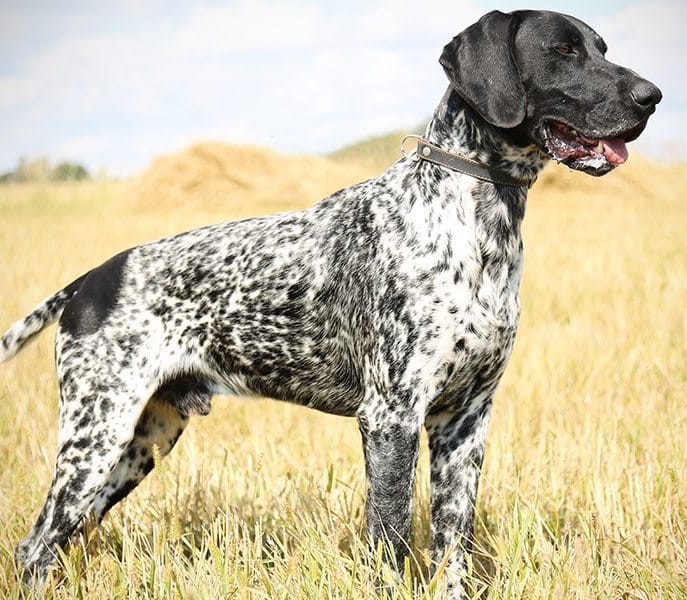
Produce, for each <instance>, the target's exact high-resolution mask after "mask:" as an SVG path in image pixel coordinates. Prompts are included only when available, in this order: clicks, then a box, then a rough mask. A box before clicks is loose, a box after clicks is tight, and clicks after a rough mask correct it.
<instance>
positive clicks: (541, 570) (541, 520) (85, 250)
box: [0, 144, 687, 600]
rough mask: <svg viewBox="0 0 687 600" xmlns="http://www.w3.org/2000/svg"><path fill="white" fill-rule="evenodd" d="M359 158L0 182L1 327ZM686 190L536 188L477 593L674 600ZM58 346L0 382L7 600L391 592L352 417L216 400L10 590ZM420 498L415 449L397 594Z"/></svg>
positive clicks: (423, 494)
mask: <svg viewBox="0 0 687 600" xmlns="http://www.w3.org/2000/svg"><path fill="white" fill-rule="evenodd" d="M372 159H373V160H372ZM372 159H370V157H369V156H368V155H367V154H366V155H365V156H364V157H363V159H361V160H357V159H356V153H355V151H354V149H350V148H349V149H347V151H346V152H345V153H344V154H342V155H339V156H335V157H329V158H323V157H294V156H288V157H284V156H281V155H278V154H276V153H273V152H271V151H267V150H263V149H258V148H241V147H233V146H225V145H221V144H199V145H197V146H194V147H193V148H191V149H189V150H187V151H185V152H183V153H180V154H178V155H173V156H168V157H162V158H160V159H159V160H158V161H156V162H155V163H154V164H153V165H151V167H150V168H149V169H148V170H147V171H146V172H145V173H143V174H142V175H141V176H140V177H139V178H138V179H136V180H134V181H131V182H119V183H117V182H109V183H96V182H85V183H79V184H51V185H47V184H46V185H38V184H36V185H31V184H21V185H20V184H13V185H4V186H0V223H1V224H2V235H0V263H1V264H2V268H1V269H0V329H2V330H4V329H5V328H6V327H7V326H9V325H10V323H11V322H13V321H14V320H15V319H17V318H19V317H21V316H23V315H24V314H25V313H26V312H27V311H28V310H29V309H31V308H32V307H33V306H34V305H35V304H36V303H37V302H38V301H40V300H41V299H42V298H43V297H44V296H46V295H47V294H49V293H51V292H53V291H54V290H56V289H58V288H60V287H62V286H63V285H64V284H66V283H67V282H69V281H71V280H72V279H73V278H75V277H76V276H78V275H79V274H81V273H82V272H84V271H85V270H87V269H88V268H90V267H92V266H93V265H95V264H98V263H99V262H101V261H103V260H104V259H106V258H108V257H109V256H111V255H112V254H113V253H115V252H117V251H119V250H121V249H123V248H126V247H129V246H131V245H135V244H137V243H140V242H142V241H145V240H149V239H153V238H157V237H160V236H162V235H166V234H168V233H172V232H177V231H181V230H185V229H188V228H191V227H194V226H198V225H201V224H206V223H210V222H216V221H220V220H225V219H230V218H234V217H244V216H248V215H251V214H262V213H266V212H271V211H276V210H284V209H288V208H301V207H304V206H307V205H308V204H311V203H312V202H314V201H316V200H317V199H318V198H320V197H322V196H324V195H325V194H327V193H329V192H332V191H334V190H335V189H336V188H338V187H341V186H344V185H347V184H348V183H351V182H353V181H355V180H358V179H361V178H364V177H367V176H369V175H371V174H372V165H373V164H374V165H376V164H379V163H380V161H381V162H382V163H383V162H384V161H385V160H387V161H388V162H390V161H391V160H392V159H391V158H390V157H387V156H386V155H384V156H377V157H372ZM686 189H687V166H685V165H672V166H665V165H659V164H655V163H650V162H646V161H643V160H641V159H638V158H634V157H633V158H631V159H630V161H629V163H628V164H627V165H624V166H623V167H621V168H620V169H618V170H617V172H615V173H612V174H611V175H609V176H607V177H605V178H602V179H600V180H598V179H593V178H589V177H586V176H584V175H580V174H574V173H570V172H568V171H566V170H565V169H562V168H558V167H552V168H550V169H549V170H547V171H546V172H545V173H544V174H543V175H542V177H541V180H540V181H539V182H538V184H537V185H536V186H535V188H534V189H533V191H532V193H531V195H530V199H529V200H528V209H527V216H526V219H525V224H524V237H525V256H526V260H525V274H524V279H523V282H522V290H521V291H522V305H523V314H522V319H521V325H520V331H519V335H518V338H517V341H516V345H515V350H514V353H513V357H512V359H511V362H510V365H509V367H508V369H507V371H506V375H505V377H504V380H503V382H502V384H501V386H500V388H499V390H498V393H497V397H496V401H495V409H494V413H493V419H492V423H491V428H490V433H489V438H488V444H487V452H486V457H485V464H484V471H483V477H482V481H481V484H480V492H479V497H478V506H477V514H478V522H477V527H476V543H477V546H478V553H477V554H476V556H475V560H474V563H473V572H474V577H473V578H472V586H473V590H472V593H473V595H474V596H475V597H482V598H489V599H501V598H534V599H538V598H556V599H558V598H560V599H568V598H579V599H588V598H622V599H627V600H630V599H638V600H641V599H646V600H649V599H655V598H684V597H687V531H686V529H687V468H686V467H687V441H686V439H687V405H686V403H685V400H686V393H685V392H686V390H687V356H686V355H687V351H686V344H685V325H686V315H687V312H686V311H685V305H686V304H687V237H686V235H685V232H686V231H687V210H685V190H686ZM53 338H54V328H51V329H49V330H48V331H47V332H45V333H44V334H43V335H42V336H41V337H40V339H39V340H38V343H36V344H34V345H32V346H30V347H28V348H27V349H26V350H25V351H24V352H22V353H21V354H20V355H19V356H17V357H16V358H15V359H14V360H13V361H11V362H9V363H6V364H3V365H0V522H1V523H2V524H3V525H4V526H3V527H2V528H1V529H0V597H2V598H23V597H41V594H42V593H44V594H45V597H47V598H60V599H63V598H64V599H66V598H84V599H95V598H98V599H100V598H162V599H167V598H169V599H172V598H197V599H206V598H207V599H215V598H237V599H262V598H280V599H281V598H288V599H289V600H295V599H301V598H307V599H319V598H341V599H344V598H346V599H351V600H357V599H363V598H370V597H373V596H374V588H375V584H376V582H377V581H378V578H379V577H382V578H385V577H389V575H388V573H386V572H385V568H384V567H383V565H382V564H381V563H380V561H379V559H378V557H376V556H374V555H372V554H371V553H370V552H369V551H368V550H367V547H366V545H365V541H364V535H363V525H364V524H363V507H364V492H365V483H364V468H363V462H362V456H361V450H360V438H359V434H358V431H357V427H356V424H355V422H354V421H353V420H352V419H344V418H339V417H333V416H328V415H324V414H319V413H316V412H314V411H308V410H306V409H302V408H299V407H296V406H291V405H288V404H285V403H277V402H273V401H269V400H250V401H247V400H239V399H234V398H224V397H222V398H215V399H214V401H213V412H212V414H211V415H209V416H208V417H202V418H200V417H198V418H195V420H194V421H193V422H192V424H191V426H190V427H189V428H188V429H187V431H186V432H185V433H184V435H183V436H182V439H181V440H180V442H179V444H178V445H177V447H176V448H175V450H174V451H173V452H172V454H171V455H170V456H169V457H168V458H166V459H165V460H164V461H162V462H161V464H159V465H158V467H157V468H156V469H155V471H154V472H153V473H152V474H151V475H150V476H149V477H148V479H147V480H146V481H145V482H144V483H143V484H142V485H141V486H139V488H137V490H136V491H135V492H134V493H133V494H132V495H131V496H129V498H127V499H126V500H125V501H124V502H122V503H121V504H120V505H118V506H117V507H116V508H115V509H114V510H113V511H112V512H111V513H110V514H109V515H108V517H107V518H106V519H105V521H104V523H103V525H102V526H101V527H100V528H99V529H98V530H96V531H93V532H91V533H90V535H88V536H87V537H83V538H81V539H79V540H77V541H76V543H74V544H72V546H71V547H70V548H69V550H68V552H67V553H66V554H65V555H62V557H61V561H62V563H63V566H62V568H61V569H60V570H58V571H56V572H55V573H54V574H53V575H52V576H51V578H50V579H49V581H48V584H47V587H46V589H45V590H43V591H42V592H41V591H37V590H34V591H27V590H22V589H21V588H20V587H19V586H18V583H17V582H18V573H17V570H16V566H15V565H14V562H13V559H12V553H13V548H14V546H15V544H16V543H17V542H18V541H19V540H20V539H21V538H22V537H23V536H24V535H25V534H26V533H27V531H28V530H29V528H30V526H31V525H32V524H33V521H34V519H35V518H36V516H37V513H38V510H39V509H40V507H41V505H42V502H43V500H44V495H45V493H46V492H47V488H48V485H49V482H50V478H51V472H52V468H53V460H54V453H55V443H56V442H55V439H56V437H55V433H56V412H57V396H56V384H55V372H54V365H53ZM428 497H429V489H428V465H427V452H426V449H423V454H422V455H421V460H420V466H419V477H418V484H417V493H416V514H415V518H414V536H413V542H412V545H413V549H414V555H413V560H412V564H410V565H409V567H408V569H407V572H406V574H405V576H404V577H403V581H402V582H401V583H400V584H399V585H398V586H396V587H395V589H394V591H393V592H391V594H392V596H393V597H397V598H411V597H412V596H413V593H414V591H415V590H416V589H420V588H421V585H420V584H421V582H422V581H423V579H426V577H427V572H428V571H427V560H426V556H427V554H426V548H427V545H428V528H429V524H428ZM435 586H436V582H433V583H432V584H431V585H430V587H428V588H423V589H424V592H422V591H420V592H419V593H424V594H425V596H426V597H430V595H431V594H432V592H433V591H434V590H435Z"/></svg>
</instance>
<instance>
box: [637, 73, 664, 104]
mask: <svg viewBox="0 0 687 600" xmlns="http://www.w3.org/2000/svg"><path fill="white" fill-rule="evenodd" d="M631 96H632V99H633V100H634V101H635V102H636V103H637V104H639V105H640V106H642V107H644V108H650V107H652V106H655V105H656V104H658V103H659V102H660V101H661V98H663V94H662V93H661V90H659V89H658V88H657V87H656V86H655V85H654V84H653V83H650V82H649V81H645V80H643V79H642V80H640V81H639V82H638V83H637V84H635V86H634V87H633V88H632V92H631Z"/></svg>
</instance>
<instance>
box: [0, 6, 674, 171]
mask: <svg viewBox="0 0 687 600" xmlns="http://www.w3.org/2000/svg"><path fill="white" fill-rule="evenodd" d="M518 8H547V9H549V10H559V11H561V12H568V13H572V14H574V16H576V17H578V18H580V19H582V20H583V21H585V22H587V23H588V24H589V25H590V26H592V27H593V28H594V29H595V30H596V31H597V32H598V33H600V34H601V36H602V37H604V39H605V40H606V42H607V43H608V46H609V51H608V54H607V57H608V58H609V59H610V60H612V61H613V62H617V63H619V64H622V65H624V66H628V67H630V68H632V69H633V70H635V71H637V72H638V73H639V74H640V75H642V76H643V77H646V78H647V79H649V80H651V81H653V82H654V83H656V84H657V85H658V86H659V87H660V88H661V89H662V91H663V95H664V99H663V101H662V103H661V104H660V105H659V107H658V110H657V113H656V114H655V115H654V116H653V117H652V118H651V120H650V122H649V126H648V127H647V130H646V132H645V133H644V134H643V136H642V138H640V139H639V140H638V141H637V142H634V143H633V144H632V145H631V146H630V151H631V152H632V149H633V146H634V147H635V148H638V149H639V150H640V151H641V152H642V153H644V154H649V155H651V156H656V157H659V158H667V159H677V160H685V159H686V158H687V142H686V140H685V134H687V67H686V65H687V61H685V58H684V57H685V56H686V55H687V36H685V35H684V33H683V29H684V23H685V22H687V0H672V1H668V2H655V1H645V0H637V1H626V2H618V1H605V2H601V1H599V0H596V1H589V0H580V1H578V2H575V3H570V2H558V1H549V2H546V3H544V2H529V3H528V4H527V5H526V6H523V5H522V4H520V3H515V2H511V1H504V2H493V3H488V2H485V1H482V0H425V1H424V2H418V1H417V0H367V1H363V0H347V1H346V2H334V1H330V0H320V1H319V2H317V1H309V0H285V1H281V0H252V1H247V0H226V1H224V2H192V1H189V0H187V1H184V2H182V1H164V2H163V1H161V0H149V1H147V2H140V1H139V0H100V1H98V2H75V1H64V0H53V1H51V2H47V1H46V0H33V1H32V0H9V1H8V0H0V173H2V172H5V171H10V170H12V169H13V168H14V167H15V165H16V164H17V160H18V159H19V157H27V158H34V157H46V158H48V159H49V160H51V161H53V162H55V161H58V160H71V161H76V162H80V163H82V164H84V165H85V166H86V167H87V168H88V169H89V170H91V171H97V170H101V169H106V170H107V172H109V173H110V174H112V175H116V176H127V175H131V174H135V173H136V172H139V171H141V170H143V169H144V168H145V167H146V165H147V164H148V163H149V162H150V161H151V160H152V159H153V158H154V157H155V156H157V155H159V154H162V153H170V152H174V151H178V150H181V149H183V148H184V147H186V146H188V145H189V144H191V143H193V142H195V141H199V140H220V141H226V142H230V143H251V144H259V145H265V146H270V147H272V148H276V149H278V150H281V151H285V152H298V153H323V152H328V151H331V150H334V149H336V148H339V147H341V146H342V145H345V144H348V143H351V142H354V141H358V140H360V139H363V138H366V137H369V136H373V135H378V134H383V133H386V132H389V131H392V130H397V129H401V128H414V127H417V126H418V124H420V123H422V122H424V121H426V120H427V119H428V118H429V116H430V115H431V113H432V111H433V109H434V107H435V106H436V104H437V103H438V101H439V99H440V98H441V96H442V94H443V92H444V90H445V88H446V85H447V82H446V79H445V76H444V74H443V71H442V69H441V67H440V66H439V64H438V62H437V60H438V57H439V55H440V53H441V49H442V47H443V46H444V44H445V43H446V42H448V41H449V40H450V39H451V38H452V37H453V36H454V35H456V34H457V33H458V32H460V31H461V30H462V29H464V28H465V27H467V26H468V25H470V24H471V23H473V22H474V21H476V20H477V19H478V18H479V17H480V16H481V15H482V14H484V13H485V12H488V11H489V10H492V9H499V10H502V11H510V10H515V9H518Z"/></svg>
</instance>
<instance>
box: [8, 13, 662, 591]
mask: <svg viewBox="0 0 687 600" xmlns="http://www.w3.org/2000/svg"><path fill="white" fill-rule="evenodd" d="M605 51H606V44H605V43H604V41H603V40H602V39H601V37H599V36H598V35H597V34H596V33H595V32H594V31H593V30H592V29H591V28H590V27H589V26H587V25H585V24H584V23H582V22H581V21H579V20H577V19H575V18H573V17H569V16H566V15H561V14H557V13H553V12H545V11H516V12H513V13H510V14H503V13H500V12H497V11H495V12H491V13H489V14H487V15H485V16H484V17H482V18H481V19H480V20H479V21H478V22H477V23H476V24H474V25H472V26H470V27H468V28H467V29H466V30H465V31H463V32H462V33H460V34H458V35H457V36H456V37H455V38H453V40H452V41H451V42H449V43H448V45H447V46H446V47H445V48H444V51H443V53H442V55H441V58H440V63H441V65H442V67H443V68H444V70H445V72H446V74H447V76H448V79H449V81H450V85H449V87H448V90H447V92H446V94H445V95H444V97H443V99H442V101H441V103H440V104H439V107H438V108H437V110H436V112H435V113H434V116H433V118H432V120H431V121H430V123H429V125H428V127H427V131H426V133H425V136H424V139H422V140H420V142H419V145H418V150H417V151H416V152H415V153H412V154H411V155H409V156H406V157H404V158H401V159H400V160H399V161H398V162H396V163H395V164H394V165H392V166H391V167H390V168H389V169H388V170H387V171H385V172H384V173H382V174H381V175H379V176H378V177H375V178H373V179H370V180H368V181H365V182H363V183H360V184H358V185H354V186H352V187H350V188H347V189H344V190H341V191H339V192H337V193H335V194H333V195H332V196H330V197H329V198H326V199H324V200H322V201H321V202H319V203H318V204H316V205H315V206H313V207H312V208H310V209H308V210H305V211H303V212H297V213H286V214H279V215H274V216H268V217H261V218H254V219H247V220H244V221H237V222H229V223H224V224H221V225H214V226H210V227H203V228H201V229H196V230H194V231H189V232H187V233H182V234H179V235H175V236H173V237H169V238H165V239H163V240H159V241H156V242H151V243H149V244H145V245H142V246H138V247H136V248H132V249H130V250H126V251H124V252H122V253H121V254H118V255H117V256H115V257H113V258H111V259H110V260H108V261H107V262H105V263H104V264H102V265H101V266H99V267H96V268H94V269H93V270H92V271H90V272H88V273H86V274H85V275H83V276H82V277H80V278H79V279H78V280H76V281H75V282H73V283H71V284H70V285H68V286H67V287H65V288H64V289H63V290H61V291H59V292H57V293H56V294H54V295H53V296H50V297H49V298H48V299H46V300H45V301H44V302H43V303H42V304H40V305H39V306H38V307H37V308H36V309H35V310H34V311H33V312H32V313H30V314H29V315H28V316H27V317H26V318H25V319H23V320H22V321H19V322H18V323H16V324H15V325H14V326H13V327H12V328H11V329H10V330H9V331H8V332H7V333H6V334H5V336H4V337H3V338H2V340H1V346H0V360H6V359H8V358H9V357H11V356H12V355H14V354H15V353H16V352H17V351H18V350H19V349H20V348H21V347H22V346H23V345H24V344H25V343H26V342H27V341H28V340H29V339H30V338H31V337H32V336H34V335H35V334H37V333H38V332H39V331H41V330H42V329H43V328H44V327H45V326H46V325H47V324H48V323H50V322H51V321H53V320H55V319H57V318H58V317H59V316H60V315H61V318H60V321H59V327H58V330H57V341H56V348H57V373H58V378H59V387H60V407H59V435H58V449H57V464H56V467H55V475H54V480H53V482H52V486H51V488H50V491H49V492H48V496H47V500H46V502H45V506H44V507H43V510H42V511H41V513H40V516H39V517H38V521H37V522H36V524H35V525H34V527H33V530H32V531H31V533H30V534H29V535H28V537H27V538H26V539H25V540H24V541H23V542H22V543H21V544H19V546H18V548H17V552H16V556H17V559H18V560H19V561H20V562H21V563H22V564H23V565H24V567H25V573H26V574H27V575H26V577H27V579H29V580H30V579H31V578H38V579H40V578H42V577H44V575H45V573H46V571H47V569H48V567H49V565H50V564H51V563H52V562H53V559H54V557H55V553H54V550H55V548H56V547H61V546H64V545H65V544H66V543H67V541H68V540H69V539H70V537H71V536H72V535H73V534H74V532H75V531H77V530H78V529H79V526H80V524H81V523H82V522H83V521H84V518H85V517H86V516H87V515H89V514H91V513H93V514H94V515H95V517H96V518H97V519H102V517H103V515H105V513H106V512H107V511H108V509H109V508H111V507H112V506H113V505H114V504H116V503H117V502H119V501H120V500H121V499H122V498H124V497H125V496H126V495H127V494H128V493H129V492H130V491H131V490H133V489H134V488H135V487H136V486H137V485H138V483H139V482H140V481H141V480H142V479H143V478H144V477H145V475H146V474H147V473H148V472H149V471H150V470H151V468H152V467H153V458H152V454H153V452H152V448H153V445H157V446H158V447H159V449H160V453H161V454H162V455H164V454H166V453H168V452H169V451H170V450H171V449H172V447H173V446H174V443H175V442H176V440H177V439H178V438H179V436H180V435H181V433H182V431H183V430H184V427H186V424H187V423H188V421H189V417H190V416H191V415H194V414H198V415H206V414H208V412H210V400H211V398H212V395H213V394H216V393H230V394H256V395H260V396H268V397H270V398H276V399H280V400H288V401H291V402H296V403H299V404H302V405H304V406H310V407H312V408H316V409H318V410H322V411H326V412H329V413H334V414H338V415H345V416H351V417H352V416H355V417H356V418H357V419H358V422H359V425H360V431H361V433H362V440H363V447H364V454H365V466H366V471H367V478H368V497H367V524H368V529H369V537H370V540H371V542H372V543H375V544H376V543H377V542H378V541H380V540H384V541H386V542H388V543H390V547H391V549H392V552H391V554H390V558H391V560H392V562H393V561H396V563H397V564H402V562H403V559H404V557H405V555H406V554H407V550H408V546H407V540H408V536H409V530H410V521H411V506H412V496H413V484H414V474H415V466H416V460H417V456H418V445H419V439H420V430H421V429H422V427H423V425H424V426H425V427H426V428H427V432H428V434H429V445H430V455H431V483H432V493H431V521H432V523H431V528H432V537H433V542H432V547H433V557H434V560H435V561H440V560H442V558H446V560H447V565H448V568H447V573H448V575H447V577H448V584H447V585H448V587H449V595H450V596H451V597H460V596H462V594H463V593H464V586H463V577H464V574H465V552H466V551H468V549H469V547H470V538H471V536H472V528H473V511H474V502H475V494H476V492H477V482H478V478H479V473H480V467H481V463H482V455H483V450H484V443H485V436H486V433H487V423H488V420H489V414H490V408H491V404H492V397H493V395H494V390H495V388H496V386H497V384H498V381H499V378H500V377H501V374H502V373H503V370H504V368H505V366H506V362H507V361H508V357H509V355H510V352H511V347H512V345H513V338H514V336H515V331H516V327H517V323H518V314H519V302H518V285H519V282H520V275H521V272H522V240H521V235H520V224H521V222H522V219H523V215H524V213H525V198H526V196H527V188H528V187H529V186H531V185H532V183H534V181H535V179H536V177H537V174H538V173H539V171H540V170H541V169H542V167H543V166H544V164H545V163H546V162H547V160H548V159H549V158H553V159H555V160H557V161H559V162H562V163H565V164H566V165H568V166H569V167H571V168H573V169H577V170H581V171H584V172H586V173H589V174H592V175H603V174H604V173H607V172H608V171H610V170H611V169H613V168H614V167H616V166H617V165H619V164H620V163H623V162H624V161H625V160H626V158H627V149H626V145H625V144H626V142H629V141H631V140H633V139H635V138H636V137H637V136H638V135H639V134H640V132H641V131H642V130H643V129H644V127H645V125H646V123H647V119H648V117H649V115H651V114H652V113H653V112H654V109H655V105H656V104H657V103H658V102H659V101H660V99H661V92H660V90H659V89H658V88H657V87H656V86H654V85H652V84H651V83H649V82H648V81H646V80H644V79H641V78H640V77H639V76H638V75H637V74H635V73H634V72H633V71H631V70H629V69H626V68H623V67H620V66H618V65H615V64H612V63H610V62H608V61H607V60H606V59H605V58H604V53H605Z"/></svg>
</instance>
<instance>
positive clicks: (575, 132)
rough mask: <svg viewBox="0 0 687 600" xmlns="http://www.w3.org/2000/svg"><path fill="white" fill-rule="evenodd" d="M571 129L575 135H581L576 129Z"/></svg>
mask: <svg viewBox="0 0 687 600" xmlns="http://www.w3.org/2000/svg"><path fill="white" fill-rule="evenodd" d="M570 131H572V133H573V135H580V134H579V133H577V131H576V130H575V129H571V130H570Z"/></svg>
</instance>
